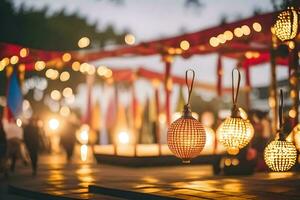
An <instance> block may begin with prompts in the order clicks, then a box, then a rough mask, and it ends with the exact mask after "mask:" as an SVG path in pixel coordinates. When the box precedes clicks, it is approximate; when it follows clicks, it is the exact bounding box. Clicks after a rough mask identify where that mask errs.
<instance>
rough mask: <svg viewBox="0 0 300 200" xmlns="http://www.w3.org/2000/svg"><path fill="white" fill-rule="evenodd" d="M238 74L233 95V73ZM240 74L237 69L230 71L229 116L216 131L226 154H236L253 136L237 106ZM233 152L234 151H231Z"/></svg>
mask: <svg viewBox="0 0 300 200" xmlns="http://www.w3.org/2000/svg"><path fill="white" fill-rule="evenodd" d="M235 70H236V71H237V72H238V84H237V90H236V94H234V71H235ZM240 81H241V74H240V72H239V70H238V69H236V68H235V69H233V70H232V102H233V107H232V110H231V116H230V117H228V118H226V119H225V121H224V122H223V123H222V124H221V125H220V126H219V128H218V130H217V135H218V140H219V141H220V142H221V143H222V144H223V145H224V146H225V147H226V148H227V151H228V153H230V152H238V149H241V148H243V147H245V146H246V145H247V144H248V143H249V142H250V140H251V139H252V137H253V135H254V129H253V126H252V124H251V123H250V121H249V120H248V119H243V118H242V117H241V115H240V110H239V108H238V106H237V97H238V92H239V87H240ZM233 150H234V151H233Z"/></svg>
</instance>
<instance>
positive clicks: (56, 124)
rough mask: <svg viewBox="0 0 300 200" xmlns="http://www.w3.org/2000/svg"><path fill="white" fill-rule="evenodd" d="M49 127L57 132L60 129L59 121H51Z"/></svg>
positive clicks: (53, 119)
mask: <svg viewBox="0 0 300 200" xmlns="http://www.w3.org/2000/svg"><path fill="white" fill-rule="evenodd" d="M49 127H50V129H52V130H56V129H58V127H59V121H58V120H57V119H55V118H52V119H50V120H49Z"/></svg>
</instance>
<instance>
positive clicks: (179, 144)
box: [167, 70, 206, 163]
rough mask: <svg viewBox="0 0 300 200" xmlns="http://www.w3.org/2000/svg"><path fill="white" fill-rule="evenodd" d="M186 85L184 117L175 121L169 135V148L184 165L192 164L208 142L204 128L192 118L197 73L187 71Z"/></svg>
mask: <svg viewBox="0 0 300 200" xmlns="http://www.w3.org/2000/svg"><path fill="white" fill-rule="evenodd" d="M188 71H191V72H192V73H193V78H192V83H191V86H190V87H189V85H188V79H187V75H188ZM185 78H186V84H187V86H188V90H189V96H188V101H187V104H186V105H185V106H184V111H183V114H182V116H181V117H180V118H179V119H177V120H176V121H174V122H173V123H172V124H171V125H170V127H169V129H168V133H167V142H168V147H169V149H170V150H171V151H172V153H173V154H174V155H175V156H177V157H178V158H181V159H182V161H183V163H190V159H192V158H195V157H197V156H198V155H199V154H200V152H201V151H202V150H203V148H204V146H205V141H206V133H205V129H204V126H203V125H202V124H201V123H200V122H199V121H198V120H196V119H195V118H194V117H193V116H192V111H191V108H190V96H191V93H192V89H193V83H194V78H195V72H194V71H193V70H187V71H186V77H185Z"/></svg>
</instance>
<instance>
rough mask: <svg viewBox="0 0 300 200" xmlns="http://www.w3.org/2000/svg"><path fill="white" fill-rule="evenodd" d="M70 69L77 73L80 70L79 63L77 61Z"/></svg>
mask: <svg viewBox="0 0 300 200" xmlns="http://www.w3.org/2000/svg"><path fill="white" fill-rule="evenodd" d="M72 69H73V70H74V71H75V72H78V71H79V70H80V62H78V61H75V62H73V63H72Z"/></svg>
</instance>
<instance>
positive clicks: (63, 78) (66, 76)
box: [59, 71, 70, 82]
mask: <svg viewBox="0 0 300 200" xmlns="http://www.w3.org/2000/svg"><path fill="white" fill-rule="evenodd" d="M59 78H60V80H61V81H62V82H65V81H68V80H69V79H70V73H69V72H67V71H64V72H62V73H61V74H60V77H59Z"/></svg>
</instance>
